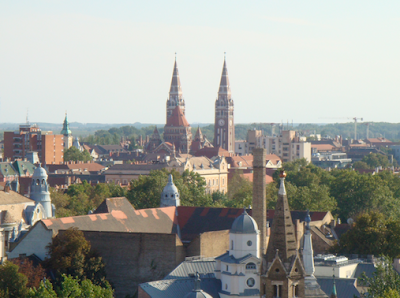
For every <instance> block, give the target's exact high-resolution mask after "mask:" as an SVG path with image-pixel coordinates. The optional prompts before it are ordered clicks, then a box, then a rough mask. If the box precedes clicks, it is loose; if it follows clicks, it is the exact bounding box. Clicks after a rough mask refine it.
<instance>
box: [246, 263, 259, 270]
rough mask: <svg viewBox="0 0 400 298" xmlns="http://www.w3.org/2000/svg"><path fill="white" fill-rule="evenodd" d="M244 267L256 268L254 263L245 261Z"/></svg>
mask: <svg viewBox="0 0 400 298" xmlns="http://www.w3.org/2000/svg"><path fill="white" fill-rule="evenodd" d="M246 269H257V266H256V264H254V263H247V264H246Z"/></svg>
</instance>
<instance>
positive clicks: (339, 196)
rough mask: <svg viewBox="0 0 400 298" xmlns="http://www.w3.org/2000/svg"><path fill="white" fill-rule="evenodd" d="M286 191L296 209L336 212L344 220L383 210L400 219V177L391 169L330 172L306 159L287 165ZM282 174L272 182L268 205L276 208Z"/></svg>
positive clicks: (291, 205) (291, 206)
mask: <svg viewBox="0 0 400 298" xmlns="http://www.w3.org/2000/svg"><path fill="white" fill-rule="evenodd" d="M284 168H285V170H286V172H287V178H286V190H287V193H288V200H289V204H290V208H291V209H292V210H306V209H310V210H318V211H332V213H333V214H334V215H336V216H338V217H339V218H341V219H342V220H343V221H346V220H347V219H348V218H349V217H355V216H357V215H358V214H359V213H362V212H367V211H372V210H374V211H379V212H381V213H382V214H384V215H385V216H386V217H388V218H389V217H391V218H393V219H398V218H400V177H399V176H397V175H394V174H393V173H391V172H390V171H382V172H379V174H376V175H371V174H360V173H358V172H357V171H354V170H352V169H344V170H343V169H335V170H332V171H330V172H328V171H326V170H323V169H321V168H318V167H316V166H314V165H312V164H308V165H307V164H306V162H305V160H296V161H294V162H289V163H285V164H284ZM278 186H279V177H278V173H277V172H276V173H275V175H274V183H271V184H270V185H268V190H267V201H268V207H269V208H274V205H275V202H276V198H277V190H278Z"/></svg>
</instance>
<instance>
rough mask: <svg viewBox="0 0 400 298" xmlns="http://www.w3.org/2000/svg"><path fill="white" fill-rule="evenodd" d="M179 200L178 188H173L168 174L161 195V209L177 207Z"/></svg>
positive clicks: (173, 185)
mask: <svg viewBox="0 0 400 298" xmlns="http://www.w3.org/2000/svg"><path fill="white" fill-rule="evenodd" d="M179 205H180V199H179V191H178V188H177V187H176V186H175V184H174V181H173V177H172V175H171V174H170V175H169V177H168V183H167V185H166V186H165V187H164V189H163V191H162V193H161V204H160V206H161V207H168V206H179Z"/></svg>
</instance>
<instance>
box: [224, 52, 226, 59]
mask: <svg viewBox="0 0 400 298" xmlns="http://www.w3.org/2000/svg"><path fill="white" fill-rule="evenodd" d="M224 60H225V61H226V52H224Z"/></svg>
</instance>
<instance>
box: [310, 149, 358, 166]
mask: <svg viewBox="0 0 400 298" xmlns="http://www.w3.org/2000/svg"><path fill="white" fill-rule="evenodd" d="M311 161H312V163H313V164H314V165H316V166H318V167H321V168H323V169H327V168H331V169H335V168H338V169H343V168H346V167H347V166H348V165H350V164H351V163H352V160H351V158H347V153H344V152H322V153H313V155H312V158H311Z"/></svg>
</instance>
